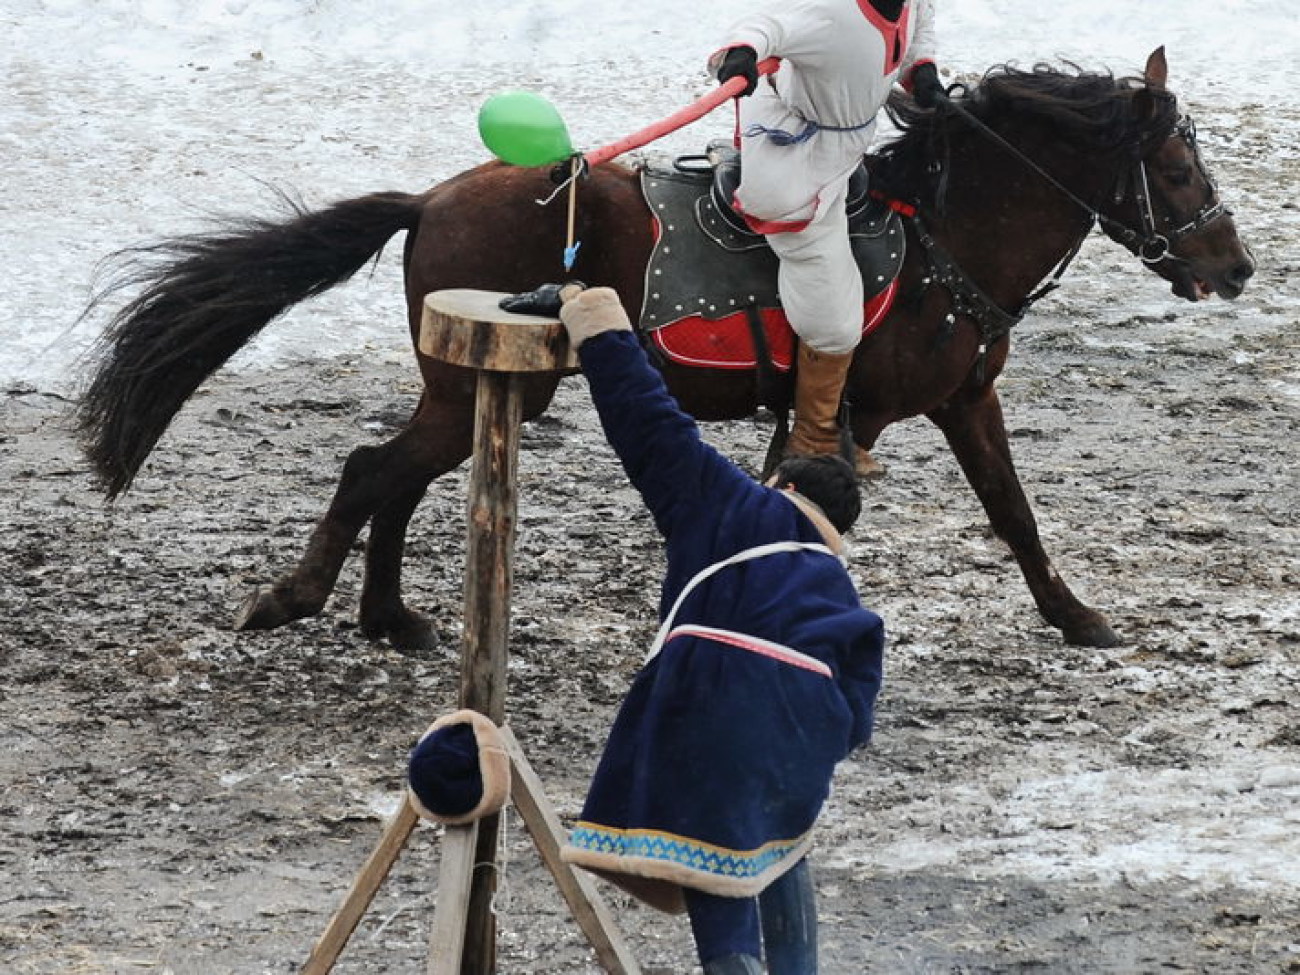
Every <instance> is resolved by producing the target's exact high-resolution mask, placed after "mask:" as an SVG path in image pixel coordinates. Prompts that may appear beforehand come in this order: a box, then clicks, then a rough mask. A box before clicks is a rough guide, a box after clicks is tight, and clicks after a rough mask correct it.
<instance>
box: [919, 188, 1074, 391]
mask: <svg viewBox="0 0 1300 975" xmlns="http://www.w3.org/2000/svg"><path fill="white" fill-rule="evenodd" d="M908 219H910V220H911V221H912V228H913V230H915V232H916V239H917V242H918V243H919V244H920V245H921V249H922V250H923V251H924V252H925V259H926V264H927V266H928V267H929V269H930V273H929V274H928V275H927V276H926V277H925V278H924V279H923V283H924V284H926V285H929V284H930V283H931V282H937V283H939V284H941V285H943V286H944V287H945V288H947V289H948V293H949V294H950V295H951V296H952V310H951V311H950V312H948V314H947V316H945V318H944V320H943V325H942V327H941V330H940V333H939V343H940V344H941V345H942V344H943V343H945V342H947V341H948V340H949V339H950V338H952V333H953V330H954V329H955V328H956V325H957V316H959V315H964V316H966V317H967V318H970V319H971V320H972V321H974V322H975V324H976V325H977V326H978V327H979V332H980V345H979V357H978V358H977V359H976V361H975V378H976V381H977V382H981V383H982V382H983V381H984V368H985V364H986V363H987V362H988V352H989V348H990V347H992V346H993V345H994V343H996V342H998V341H1000V340H1001V339H1003V338H1005V337H1006V336H1007V335H1008V334H1009V333H1010V332H1011V329H1012V328H1014V327H1015V326H1016V324H1017V323H1018V322H1019V321H1020V320H1021V319H1022V318H1024V317H1025V312H1026V311H1028V310H1029V306H1030V305H1031V304H1033V302H1034V301H1036V300H1037V299H1038V298H1040V297H1042V295H1044V294H1046V293H1047V292H1048V291H1050V290H1052V287H1054V286H1055V281H1053V282H1052V286H1051V287H1049V286H1044V287H1043V288H1040V289H1039V291H1038V292H1035V294H1034V295H1031V296H1030V297H1029V298H1027V299H1026V300H1025V302H1024V303H1023V304H1022V305H1021V306H1020V308H1019V309H1018V311H1017V312H1016V313H1015V314H1012V313H1010V312H1008V311H1006V310H1004V309H1003V308H1002V307H1001V306H1000V305H999V304H998V303H997V302H995V301H994V300H993V299H992V298H990V297H989V296H988V295H987V294H985V293H984V291H983V290H982V289H981V288H980V286H979V285H977V284H976V283H975V282H974V281H972V280H971V278H970V275H968V274H967V273H966V272H965V271H964V270H962V268H961V265H960V264H958V263H957V262H956V260H954V259H953V256H952V255H951V254H949V253H948V252H947V251H946V250H944V249H943V247H941V246H940V245H939V243H938V241H936V240H935V239H934V238H933V237H932V236H931V235H930V231H929V229H928V228H927V227H926V226H925V222H924V221H923V220H922V219H921V215H920V213H913V214H911V215H910V216H909V217H908ZM1076 253H1078V248H1077V247H1076V248H1075V249H1074V251H1072V252H1071V253H1070V254H1068V255H1067V257H1066V260H1065V261H1064V262H1063V263H1062V264H1061V265H1060V266H1058V268H1057V275H1056V277H1057V278H1059V277H1060V275H1061V274H1064V273H1065V267H1066V265H1067V264H1068V263H1069V261H1070V259H1072V258H1073V257H1074V255H1075V254H1076Z"/></svg>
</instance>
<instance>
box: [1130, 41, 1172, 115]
mask: <svg viewBox="0 0 1300 975" xmlns="http://www.w3.org/2000/svg"><path fill="white" fill-rule="evenodd" d="M1168 77H1169V64H1168V63H1167V62H1166V61H1165V48H1164V45H1163V44H1162V45H1161V46H1160V47H1158V48H1156V49H1155V50H1154V51H1152V52H1151V56H1150V57H1148V58H1147V66H1146V70H1145V71H1144V72H1143V73H1142V80H1143V81H1145V82H1146V87H1145V88H1139V89H1138V90H1137V92H1136V93H1135V94H1134V96H1133V114H1134V115H1135V116H1136V117H1137V118H1139V119H1150V118H1153V117H1154V116H1155V113H1156V99H1155V97H1154V95H1153V93H1154V92H1157V91H1164V90H1165V80H1166V79H1167V78H1168Z"/></svg>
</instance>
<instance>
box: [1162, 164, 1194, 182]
mask: <svg viewBox="0 0 1300 975" xmlns="http://www.w3.org/2000/svg"><path fill="white" fill-rule="evenodd" d="M1193 172H1194V171H1193V169H1192V167H1191V166H1179V167H1177V168H1176V169H1167V170H1165V179H1166V180H1168V182H1169V183H1170V185H1172V186H1191V185H1192V176H1193Z"/></svg>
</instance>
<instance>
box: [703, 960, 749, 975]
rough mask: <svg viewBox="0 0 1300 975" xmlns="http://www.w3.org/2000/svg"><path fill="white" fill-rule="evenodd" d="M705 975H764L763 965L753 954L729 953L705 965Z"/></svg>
mask: <svg viewBox="0 0 1300 975" xmlns="http://www.w3.org/2000/svg"><path fill="white" fill-rule="evenodd" d="M704 975H763V965H762V963H761V962H760V961H759V960H758V959H757V958H755V957H754V956H753V955H727V956H726V957H725V958H715V959H713V961H711V962H709V963H708V964H707V965H705V966H704Z"/></svg>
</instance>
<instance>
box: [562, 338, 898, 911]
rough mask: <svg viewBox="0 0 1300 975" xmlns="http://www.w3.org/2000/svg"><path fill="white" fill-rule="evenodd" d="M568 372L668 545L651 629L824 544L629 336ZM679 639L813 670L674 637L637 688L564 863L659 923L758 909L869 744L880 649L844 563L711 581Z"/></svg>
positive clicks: (587, 349)
mask: <svg viewBox="0 0 1300 975" xmlns="http://www.w3.org/2000/svg"><path fill="white" fill-rule="evenodd" d="M579 355H580V358H581V361H582V367H583V372H584V373H585V374H586V376H587V381H588V383H589V385H590V388H591V396H592V400H593V401H594V402H595V404H596V408H597V410H598V412H599V414H600V419H601V424H602V426H603V427H604V430H605V434H606V436H607V438H608V439H609V442H610V444H611V445H612V446H613V448H614V450H615V452H616V453H617V454H618V456H619V458H620V460H621V461H622V463H623V467H624V469H625V470H626V471H627V474H628V476H629V478H630V479H631V481H632V483H633V485H634V486H635V487H636V488H637V490H638V491H639V492H640V493H641V496H642V498H643V499H644V500H645V504H646V506H647V508H648V509H649V510H650V512H651V514H652V515H653V516H654V520H655V524H656V526H657V527H658V529H659V531H660V532H661V533H662V535H663V537H664V539H665V541H666V545H667V559H668V569H667V575H666V578H665V581H664V587H663V594H662V599H661V609H660V615H661V618H662V616H663V615H664V614H665V613H667V612H668V611H669V609H670V607H671V606H672V605H673V603H674V602H675V601H676V599H677V597H678V595H679V594H680V593H681V592H682V590H683V587H685V586H686V585H687V584H688V583H689V582H690V580H691V579H692V578H693V577H694V576H695V575H696V573H698V572H699V571H700V570H702V569H704V568H706V567H708V566H710V565H713V564H714V563H717V562H719V561H721V560H723V559H726V558H728V557H730V556H733V555H735V554H736V553H738V552H741V551H743V550H745V549H749V548H751V547H753V546H757V545H762V544H765V543H770V542H779V541H790V540H793V541H798V542H809V543H819V542H821V541H822V539H821V536H820V534H819V533H818V531H817V529H816V528H815V527H814V525H813V524H812V522H811V521H810V520H809V519H808V518H807V516H805V515H804V514H803V512H802V511H800V510H799V508H798V507H796V506H795V504H794V503H793V502H791V501H790V499H789V498H788V496H787V495H785V494H784V493H782V492H780V491H777V490H774V489H772V488H767V487H764V486H762V485H761V484H759V483H758V482H756V481H755V480H753V479H752V478H750V477H749V476H747V475H746V474H745V473H743V472H742V471H741V470H739V469H738V468H737V467H736V466H735V465H733V464H732V463H731V462H730V461H728V460H727V459H726V458H724V457H723V456H722V455H721V454H719V453H718V452H717V451H715V450H714V449H713V448H711V447H710V446H708V445H707V444H705V443H704V442H703V441H702V440H701V439H700V435H699V430H698V428H697V427H696V425H695V422H694V421H693V420H692V419H691V418H690V417H689V416H687V415H686V414H684V413H683V412H682V411H681V409H680V408H679V407H678V406H677V404H676V402H675V401H674V400H673V398H672V397H671V396H670V395H669V393H668V390H667V388H666V387H665V386H664V383H663V380H662V378H661V377H660V375H659V373H658V371H657V370H655V369H654V368H653V367H652V366H651V365H650V363H649V362H648V361H647V359H646V356H645V354H644V352H643V351H642V350H641V347H640V345H639V343H638V341H637V339H636V337H635V336H634V335H633V333H631V332H625V331H619V332H605V333H601V334H599V335H596V336H594V337H592V338H590V339H588V340H587V341H586V342H584V343H583V345H582V346H581V348H580V352H579ZM682 624H688V625H690V624H700V625H704V626H708V627H712V628H717V629H720V630H726V631H733V632H736V633H739V634H745V635H748V636H750V637H753V638H757V641H761V642H766V643H768V644H775V645H779V646H781V647H785V648H789V649H790V650H793V651H796V652H797V654H798V655H802V657H804V658H811V659H812V663H813V664H814V665H815V666H813V667H809V666H795V665H792V664H791V663H790V662H788V661H787V660H785V659H781V658H780V655H779V654H777V655H775V656H773V655H769V654H766V653H761V652H755V650H753V649H751V648H746V647H743V646H740V645H736V644H735V643H731V642H727V641H726V640H720V639H717V638H712V637H708V638H705V637H699V636H680V637H677V638H674V639H670V640H668V641H667V642H666V643H665V644H664V646H663V648H662V650H661V651H660V652H659V653H658V654H656V655H655V656H654V657H653V658H652V659H651V660H650V661H649V662H648V663H647V664H646V666H645V667H644V668H643V669H642V670H641V672H640V673H639V674H638V675H637V677H636V678H635V680H634V681H633V684H632V687H631V689H630V691H629V693H628V695H627V697H626V699H625V700H624V702H623V704H622V706H621V708H620V710H619V713H618V715H617V717H616V719H615V722H614V725H613V728H612V729H611V731H610V735H609V740H608V742H607V744H606V746H605V751H604V754H603V756H602V757H601V760H600V763H599V766H598V768H597V770H596V774H595V777H594V779H593V781H592V784H591V789H590V792H589V794H588V796H587V801H586V804H585V805H584V808H583V811H582V816H581V819H580V821H579V822H578V824H577V825H576V827H575V828H574V829H573V831H572V832H571V835H570V839H569V843H568V844H567V845H566V847H565V849H564V856H565V859H567V860H569V861H570V862H572V863H576V864H579V865H581V866H584V867H587V868H589V869H592V870H594V871H596V872H598V873H600V874H602V875H604V876H607V877H608V878H609V879H611V880H613V881H614V882H616V883H618V884H620V885H621V886H623V887H625V888H626V889H628V890H630V891H632V892H633V893H635V894H637V895H638V896H640V897H642V898H643V899H645V900H646V901H648V902H650V903H652V904H654V905H655V906H658V907H661V908H663V909H666V910H680V909H681V908H682V906H683V900H682V897H681V887H682V886H687V887H694V888H697V889H701V890H706V891H709V892H711V893H715V894H721V895H725V896H738V897H741V896H751V895H753V894H757V893H758V892H760V891H761V890H762V889H763V888H764V887H766V886H767V885H768V884H769V883H771V882H772V881H773V880H774V879H776V878H777V877H778V876H780V875H781V874H782V873H783V872H784V871H785V870H787V869H789V868H790V867H792V866H794V864H795V863H797V862H798V860H799V858H800V857H801V856H803V854H804V853H805V852H806V851H807V848H808V846H809V844H810V841H811V835H810V834H811V830H812V826H813V823H814V821H815V820H816V818H817V815H818V813H819V811H820V809H821V806H822V804H823V802H824V801H825V799H826V797H827V795H828V793H829V790H830V782H831V775H832V773H833V771H834V768H835V765H836V763H837V762H839V761H840V759H842V758H844V757H845V756H846V755H847V754H848V753H849V752H850V750H852V749H853V748H854V747H856V746H858V745H860V744H862V743H863V742H865V741H866V740H867V739H868V737H869V736H870V733H871V724H872V718H873V708H874V703H875V698H876V694H877V692H878V691H879V688H880V682H881V669H882V656H883V644H884V629H883V626H882V624H881V621H880V618H879V617H878V616H877V615H876V614H875V613H872V612H870V611H869V610H866V609H864V608H863V607H862V605H861V603H860V602H859V599H858V595H857V592H856V591H855V589H854V586H853V583H852V580H851V579H850V578H849V575H848V573H847V572H846V570H845V569H844V567H843V566H842V565H841V564H840V562H839V560H838V559H837V558H835V557H834V556H833V555H830V554H828V553H826V552H818V551H809V550H801V551H794V552H779V553H777V554H771V555H766V556H764V557H762V558H758V559H754V560H751V561H746V562H742V563H739V564H736V565H731V566H728V567H726V568H724V569H722V570H721V571H719V572H717V573H715V574H714V575H712V576H710V577H709V578H708V579H707V580H706V581H704V582H703V583H702V584H700V585H699V586H698V587H696V588H695V589H693V590H692V591H691V592H690V593H689V594H688V595H687V597H686V599H685V600H684V601H683V603H682V605H681V607H680V610H679V612H678V614H677V616H676V618H675V624H674V625H675V626H677V625H682Z"/></svg>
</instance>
